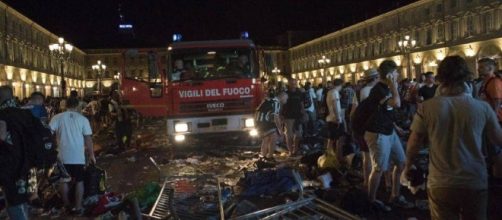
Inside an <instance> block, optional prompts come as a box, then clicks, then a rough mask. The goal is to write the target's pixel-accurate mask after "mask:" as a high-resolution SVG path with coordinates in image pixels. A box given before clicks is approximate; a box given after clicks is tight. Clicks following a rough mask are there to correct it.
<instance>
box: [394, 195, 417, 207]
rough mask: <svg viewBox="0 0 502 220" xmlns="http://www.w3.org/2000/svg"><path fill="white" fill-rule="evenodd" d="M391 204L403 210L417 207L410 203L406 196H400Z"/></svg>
mask: <svg viewBox="0 0 502 220" xmlns="http://www.w3.org/2000/svg"><path fill="white" fill-rule="evenodd" d="M391 204H392V206H393V207H398V208H403V209H411V208H413V207H415V205H414V204H413V203H411V202H408V201H407V200H406V198H404V196H402V195H401V196H398V197H396V198H394V199H392V200H391Z"/></svg>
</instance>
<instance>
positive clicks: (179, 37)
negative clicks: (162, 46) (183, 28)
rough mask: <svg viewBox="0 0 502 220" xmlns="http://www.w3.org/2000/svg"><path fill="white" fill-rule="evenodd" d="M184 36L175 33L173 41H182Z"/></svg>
mask: <svg viewBox="0 0 502 220" xmlns="http://www.w3.org/2000/svg"><path fill="white" fill-rule="evenodd" d="M182 38H183V36H181V34H173V42H177V41H181V39H182Z"/></svg>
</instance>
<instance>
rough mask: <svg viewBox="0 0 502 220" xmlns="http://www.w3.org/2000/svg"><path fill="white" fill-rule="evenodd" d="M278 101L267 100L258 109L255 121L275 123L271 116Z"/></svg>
mask: <svg viewBox="0 0 502 220" xmlns="http://www.w3.org/2000/svg"><path fill="white" fill-rule="evenodd" d="M276 104H277V103H276V101H275V100H273V99H265V100H264V101H263V102H262V103H261V104H260V106H258V108H257V109H256V114H255V119H254V121H255V122H256V123H258V124H260V123H274V117H272V116H271V115H272V114H273V113H274V112H275V108H276Z"/></svg>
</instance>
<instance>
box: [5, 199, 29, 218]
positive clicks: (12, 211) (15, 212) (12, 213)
mask: <svg viewBox="0 0 502 220" xmlns="http://www.w3.org/2000/svg"><path fill="white" fill-rule="evenodd" d="M27 209H28V208H27V207H26V203H23V204H19V205H16V206H8V207H7V214H8V215H9V218H10V219H11V220H28V212H27Z"/></svg>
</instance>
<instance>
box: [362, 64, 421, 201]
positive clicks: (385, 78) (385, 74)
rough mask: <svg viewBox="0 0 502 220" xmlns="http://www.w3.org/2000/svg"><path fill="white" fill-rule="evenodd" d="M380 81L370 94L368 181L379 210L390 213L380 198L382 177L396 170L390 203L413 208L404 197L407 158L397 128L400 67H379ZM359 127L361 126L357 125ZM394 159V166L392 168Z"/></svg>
mask: <svg viewBox="0 0 502 220" xmlns="http://www.w3.org/2000/svg"><path fill="white" fill-rule="evenodd" d="M378 72H379V74H380V82H378V83H377V84H376V85H375V86H374V87H373V89H372V90H371V92H370V95H369V97H368V98H367V99H369V100H371V101H372V103H375V113H374V114H373V115H372V116H370V118H369V119H368V124H367V127H366V133H365V134H364V139H365V141H366V143H367V145H368V148H369V152H370V158H371V161H372V164H373V165H372V169H371V173H370V176H369V181H368V197H369V199H370V201H371V202H372V205H373V206H375V208H378V209H381V210H384V211H390V210H391V208H390V207H388V206H386V205H385V204H384V203H383V202H381V201H379V200H377V199H376V193H377V189H378V187H379V185H380V179H381V177H382V174H383V173H384V172H385V171H387V170H388V169H389V168H392V170H393V172H392V192H391V196H390V202H391V203H392V205H393V206H395V207H400V208H411V207H412V204H411V203H409V202H407V201H406V199H405V198H404V197H403V196H402V195H401V194H400V186H401V185H400V183H399V178H400V176H401V173H402V171H403V169H404V162H405V155H404V149H403V146H402V144H401V140H400V139H399V137H398V135H397V134H396V130H395V129H399V130H398V131H399V132H401V130H400V128H398V127H397V126H396V125H395V123H394V122H395V120H394V108H399V107H400V106H401V99H400V97H399V92H398V83H397V77H398V72H397V65H396V63H395V62H394V61H391V60H386V61H383V62H382V63H381V64H380V67H379V68H378ZM354 126H357V125H354ZM391 160H392V162H393V163H392V164H393V166H392V167H389V164H391V163H390V162H391Z"/></svg>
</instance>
